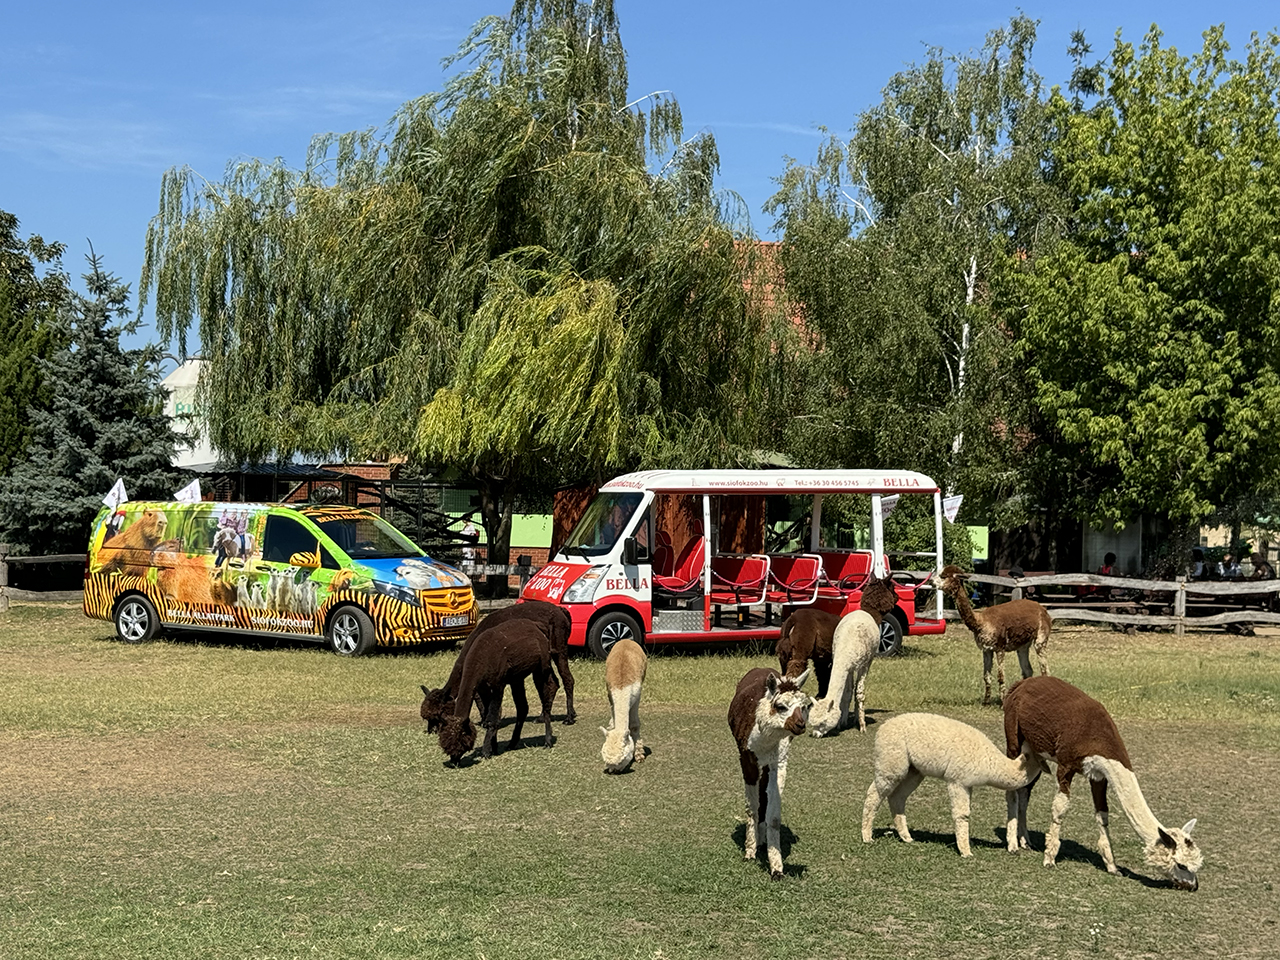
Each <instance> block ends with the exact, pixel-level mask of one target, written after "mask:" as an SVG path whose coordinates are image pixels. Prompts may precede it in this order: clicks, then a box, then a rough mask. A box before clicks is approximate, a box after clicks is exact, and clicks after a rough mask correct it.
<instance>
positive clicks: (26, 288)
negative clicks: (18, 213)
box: [0, 210, 67, 476]
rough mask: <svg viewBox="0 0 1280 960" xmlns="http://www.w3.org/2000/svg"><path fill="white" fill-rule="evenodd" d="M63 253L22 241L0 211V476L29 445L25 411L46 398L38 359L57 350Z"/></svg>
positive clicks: (14, 222) (34, 240)
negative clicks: (55, 333) (56, 314)
mask: <svg viewBox="0 0 1280 960" xmlns="http://www.w3.org/2000/svg"><path fill="white" fill-rule="evenodd" d="M62 251H63V245H62V244H60V243H45V241H44V240H43V239H42V238H41V237H39V236H38V235H33V236H32V237H31V238H30V239H28V240H20V239H19V238H18V218H17V217H15V216H14V215H13V214H11V213H6V212H5V211H3V210H0V397H3V398H4V403H3V404H0V476H3V475H5V474H7V473H8V472H9V469H10V467H11V465H12V464H13V462H14V461H15V460H17V459H20V458H21V456H22V454H23V451H25V450H26V447H27V442H28V441H29V440H30V436H31V434H30V423H29V418H28V416H27V408H28V407H29V406H31V405H32V404H33V403H38V402H40V399H41V397H42V395H47V391H41V387H40V371H39V368H38V366H37V363H36V360H37V359H38V358H41V357H47V356H48V355H49V354H50V353H51V352H52V350H53V349H54V347H55V345H56V344H55V340H54V338H53V332H52V328H51V323H50V321H51V320H52V318H53V315H54V311H55V310H56V309H57V306H58V304H60V303H62V301H63V299H64V298H65V297H66V292H67V283H66V274H65V273H64V272H63V270H62ZM40 264H47V265H48V268H47V269H46V270H45V272H44V273H43V274H41V273H40V272H39V270H38V265H40Z"/></svg>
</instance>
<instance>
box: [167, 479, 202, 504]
mask: <svg viewBox="0 0 1280 960" xmlns="http://www.w3.org/2000/svg"><path fill="white" fill-rule="evenodd" d="M173 499H175V500H177V501H178V502H179V503H199V502H200V478H199V477H197V478H196V479H195V480H192V481H191V482H190V483H188V484H187V485H186V486H185V487H183V488H182V489H181V490H179V491H178V492H177V493H175V494H174V495H173Z"/></svg>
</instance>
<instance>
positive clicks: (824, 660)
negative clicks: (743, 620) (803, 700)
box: [774, 607, 840, 699]
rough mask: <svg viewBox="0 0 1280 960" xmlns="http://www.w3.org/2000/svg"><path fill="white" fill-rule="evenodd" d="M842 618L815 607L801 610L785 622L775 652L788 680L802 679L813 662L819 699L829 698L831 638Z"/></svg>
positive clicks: (783, 673) (793, 612)
mask: <svg viewBox="0 0 1280 960" xmlns="http://www.w3.org/2000/svg"><path fill="white" fill-rule="evenodd" d="M839 622H840V618H839V617H837V616H836V615H835V614H834V613H827V611H825V610H818V609H816V608H814V607H801V608H800V609H799V610H795V611H792V613H791V615H790V616H788V617H787V619H785V620H783V621H782V631H781V633H780V634H779V636H778V645H777V646H776V647H775V648H774V652H775V653H776V654H777V655H778V664H779V665H780V667H781V669H782V675H783V676H784V677H798V676H799V675H800V674H801V673H803V672H804V670H805V668H806V667H807V666H808V665H809V661H810V660H812V661H813V675H814V676H815V677H817V678H818V698H819V699H821V698H822V697H825V696H826V695H827V684H828V683H830V682H831V638H832V637H833V636H835V632H836V624H838V623H839Z"/></svg>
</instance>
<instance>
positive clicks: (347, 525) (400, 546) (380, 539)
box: [312, 511, 424, 560]
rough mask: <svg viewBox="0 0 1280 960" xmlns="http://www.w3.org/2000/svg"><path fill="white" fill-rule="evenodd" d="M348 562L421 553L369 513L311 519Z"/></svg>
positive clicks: (414, 555)
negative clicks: (350, 560)
mask: <svg viewBox="0 0 1280 960" xmlns="http://www.w3.org/2000/svg"><path fill="white" fill-rule="evenodd" d="M312 519H313V520H315V522H316V525H317V526H318V527H319V528H320V529H321V530H323V531H324V532H325V533H326V534H327V535H328V536H329V537H330V538H331V539H332V540H333V542H334V543H336V544H337V545H338V546H339V547H340V548H341V549H342V551H343V552H344V553H346V555H347V556H348V557H350V558H351V559H352V560H399V559H403V558H405V557H421V556H424V554H423V552H422V551H421V550H419V549H418V547H417V546H416V545H415V544H414V542H413V541H412V540H410V539H409V538H408V537H406V536H405V535H404V534H403V533H401V532H400V531H399V530H397V529H396V528H395V527H393V526H391V524H389V523H387V522H386V521H385V520H383V519H382V518H380V517H376V516H374V515H373V514H371V513H356V512H354V511H353V512H352V513H347V514H342V515H341V516H337V517H333V518H331V519H330V518H320V517H312Z"/></svg>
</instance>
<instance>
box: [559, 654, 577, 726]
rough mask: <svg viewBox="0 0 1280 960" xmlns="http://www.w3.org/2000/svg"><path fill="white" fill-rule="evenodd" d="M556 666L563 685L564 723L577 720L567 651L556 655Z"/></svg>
mask: <svg viewBox="0 0 1280 960" xmlns="http://www.w3.org/2000/svg"><path fill="white" fill-rule="evenodd" d="M556 668H557V669H558V670H559V671H560V683H561V685H563V687H564V700H565V714H564V722H565V725H566V726H568V725H569V724H572V723H576V722H577V721H578V711H577V710H576V709H574V706H573V674H572V673H570V672H569V651H568V650H562V651H560V653H558V654H557V655H556Z"/></svg>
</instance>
